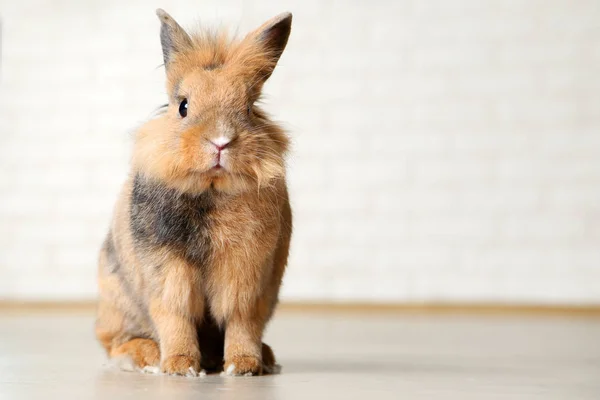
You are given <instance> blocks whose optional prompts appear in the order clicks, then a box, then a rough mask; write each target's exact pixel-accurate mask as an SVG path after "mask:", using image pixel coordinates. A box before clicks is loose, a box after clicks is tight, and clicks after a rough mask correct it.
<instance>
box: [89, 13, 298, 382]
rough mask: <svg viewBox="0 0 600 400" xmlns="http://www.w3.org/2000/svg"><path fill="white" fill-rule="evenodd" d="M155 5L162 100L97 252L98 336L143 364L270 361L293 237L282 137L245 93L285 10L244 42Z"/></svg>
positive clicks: (263, 73)
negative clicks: (270, 338) (268, 329)
mask: <svg viewBox="0 0 600 400" xmlns="http://www.w3.org/2000/svg"><path fill="white" fill-rule="evenodd" d="M157 15H158V17H159V20H160V22H161V28H160V40H161V44H162V52H163V59H164V65H165V70H166V81H167V85H166V86H167V91H168V96H169V103H168V105H166V106H165V108H164V109H163V111H162V112H160V113H159V115H157V116H155V118H152V119H150V120H149V121H147V122H145V123H144V124H143V125H142V126H141V127H140V128H139V129H138V130H137V131H136V133H135V139H134V146H133V156H132V158H131V168H130V173H129V175H128V178H127V180H126V182H125V184H124V186H123V188H122V190H121V193H120V195H119V198H118V200H117V203H116V206H115V209H114V212H113V219H112V222H111V225H110V229H109V232H108V234H107V236H106V239H105V241H104V243H103V245H102V248H101V251H100V255H99V266H98V286H99V301H98V310H97V319H96V325H95V333H96V336H97V338H98V340H99V342H100V343H101V345H102V346H103V347H104V349H105V350H106V352H107V354H108V357H109V358H111V359H115V360H123V359H125V360H128V362H129V363H130V367H134V368H136V369H138V370H142V371H151V372H161V373H165V374H172V375H193V376H196V375H198V374H201V373H205V372H206V371H208V372H211V371H214V372H218V371H223V372H224V373H226V374H228V375H260V374H263V373H272V372H277V368H278V365H277V364H276V361H275V356H274V354H273V351H272V350H271V348H270V347H269V346H268V345H266V344H264V343H263V342H262V337H263V332H264V330H265V325H266V324H267V322H268V321H269V319H270V318H271V316H272V315H273V311H274V309H275V307H276V305H277V303H278V294H279V288H280V286H281V281H282V277H283V274H284V270H285V268H286V264H287V259H288V253H289V246H290V238H291V235H292V211H291V207H290V202H289V197H288V190H287V185H286V179H285V156H286V153H287V151H288V147H289V139H288V136H287V134H286V133H285V132H284V130H283V129H282V128H281V127H280V126H278V125H277V124H276V123H274V122H273V121H271V120H270V119H269V117H268V116H267V114H265V112H264V111H263V110H262V109H261V108H260V107H259V106H258V105H257V104H256V101H257V100H258V99H259V97H260V95H261V90H262V87H263V84H264V83H265V81H266V80H267V79H268V78H269V77H270V75H271V74H272V73H273V70H274V68H275V66H276V65H277V63H278V61H279V58H280V56H281V54H282V52H283V50H284V49H285V47H286V44H287V41H288V37H289V35H290V31H291V23H292V14H291V13H283V14H280V15H278V16H276V17H274V18H272V19H270V20H269V21H267V22H266V23H264V24H263V25H262V26H260V27H259V28H258V29H256V30H255V31H253V32H251V33H249V34H248V35H246V36H245V37H244V38H242V39H229V38H228V36H227V35H226V34H223V33H214V32H213V33H209V32H203V33H202V32H201V33H196V34H188V33H187V32H186V31H185V30H184V29H182V28H181V26H180V25H179V24H178V23H177V22H176V21H175V20H174V19H173V18H172V17H171V16H170V15H169V14H167V13H166V12H165V11H164V10H162V9H158V10H157Z"/></svg>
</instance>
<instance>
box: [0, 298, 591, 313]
mask: <svg viewBox="0 0 600 400" xmlns="http://www.w3.org/2000/svg"><path fill="white" fill-rule="evenodd" d="M95 309H96V303H95V302H94V301H8V300H0V313H10V314H21V313H45V312H53V313H93V312H94V311H95ZM277 312H279V313H335V314H414V315H428V314H465V315H540V316H542V315H548V316H550V315H556V316H587V317H600V304H597V305H596V304H594V305H531V304H500V303H485V304H483V303H478V304H474V303H362V302H344V303H340V302H318V303H317V302H282V303H281V304H279V306H278V309H277Z"/></svg>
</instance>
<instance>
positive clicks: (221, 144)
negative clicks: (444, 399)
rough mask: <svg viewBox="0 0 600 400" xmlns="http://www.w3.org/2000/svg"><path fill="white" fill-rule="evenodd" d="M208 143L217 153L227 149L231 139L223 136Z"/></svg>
mask: <svg viewBox="0 0 600 400" xmlns="http://www.w3.org/2000/svg"><path fill="white" fill-rule="evenodd" d="M210 142H211V143H212V144H213V146H215V147H216V148H217V150H218V151H221V150H223V149H224V148H225V147H227V146H228V145H229V143H231V139H229V138H226V137H224V136H220V137H218V138H216V139H213V140H211V141H210Z"/></svg>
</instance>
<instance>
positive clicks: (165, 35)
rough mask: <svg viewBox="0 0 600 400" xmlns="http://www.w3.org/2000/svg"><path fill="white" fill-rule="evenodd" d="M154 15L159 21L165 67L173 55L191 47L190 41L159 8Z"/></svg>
mask: <svg viewBox="0 0 600 400" xmlns="http://www.w3.org/2000/svg"><path fill="white" fill-rule="evenodd" d="M156 15H158V19H160V24H161V25H160V43H161V45H162V51H163V59H164V61H165V66H166V65H167V64H168V63H169V61H170V60H172V59H173V55H174V54H175V53H177V52H180V51H183V50H185V49H187V48H190V47H191V46H192V39H190V36H189V35H188V34H187V33H186V32H185V31H184V30H183V28H182V27H181V26H179V24H178V23H177V21H175V20H174V19H173V17H171V16H170V15H169V14H167V12H166V11H165V10H163V9H162V8H159V9H158V10H156Z"/></svg>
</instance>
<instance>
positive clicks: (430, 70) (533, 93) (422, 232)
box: [0, 0, 600, 303]
mask: <svg viewBox="0 0 600 400" xmlns="http://www.w3.org/2000/svg"><path fill="white" fill-rule="evenodd" d="M169 3H172V4H169ZM158 6H160V7H164V8H165V9H167V11H169V12H170V13H171V14H172V15H173V16H174V17H175V18H177V19H178V20H179V21H180V22H181V23H182V24H183V25H184V26H187V27H190V26H194V24H195V23H196V22H195V19H196V17H198V16H200V24H201V25H203V24H212V25H214V23H215V22H217V23H222V24H223V25H225V26H232V27H238V26H239V31H240V32H244V31H246V30H248V29H250V28H252V27H254V26H256V25H258V24H260V23H261V22H263V20H266V19H267V18H269V17H271V16H273V15H275V14H277V13H279V12H281V11H285V10H290V11H292V12H293V13H294V27H293V33H292V36H291V39H290V42H289V47H288V50H287V52H286V54H285V55H284V56H283V58H282V59H281V63H280V66H279V67H278V70H277V72H276V73H275V74H274V75H273V77H272V79H271V80H270V82H269V83H268V85H267V87H266V96H265V103H266V107H267V109H268V110H269V111H271V112H272V113H273V114H274V115H275V116H277V118H278V119H280V120H282V121H285V123H286V126H287V128H288V129H289V132H290V135H291V137H292V139H293V144H294V151H293V155H292V157H291V158H290V160H289V166H290V172H289V181H290V186H291V193H292V199H293V206H294V210H295V217H296V219H295V221H296V225H295V235H294V240H293V250H292V255H291V260H290V268H289V270H288V274H287V276H286V278H285V283H284V289H283V298H284V299H288V300H290V299H293V300H336V301H345V300H355V301H398V302H409V301H418V302H420V301H436V302H437V301H461V302H463V301H466V302H469V301H472V302H483V301H485V302H488V301H497V302H524V303H600V228H599V226H600V79H598V72H599V71H600V45H599V43H600V3H599V2H598V1H593V0H589V1H586V0H581V1H569V0H556V1H541V0H540V1H531V0H514V1H506V0H492V1H485V2H483V1H474V0H452V1H443V0H436V1H434V0H422V1H417V0H378V1H370V2H367V1H358V0H344V1H342V0H302V1H290V0H283V1H278V2H274V1H267V0H248V1H240V0H238V1H233V0H220V1H217V0H206V1H191V0H182V1H172V2H167V1H164V0H163V1H147V0H144V1H142V0H131V1H126V2H125V1H121V0H102V1H100V0H86V1H80V0H62V1H56V2H54V1H53V2H48V1H41V0H20V1H14V0H0V18H1V20H2V59H1V65H0V193H1V196H0V298H4V299H36V300H41V299H53V300H60V299H88V298H93V297H94V296H95V263H96V256H97V251H98V248H99V246H100V243H101V241H102V238H103V235H104V233H105V231H106V229H107V225H108V221H109V219H110V214H111V209H112V206H113V203H114V200H115V198H116V195H117V192H118V190H119V186H120V184H121V182H122V181H123V179H124V177H125V174H126V171H127V164H128V157H129V150H130V146H131V132H132V131H133V130H134V129H135V127H136V125H137V124H139V123H140V122H141V121H143V120H144V119H145V118H147V117H148V116H149V115H150V114H151V112H152V110H154V109H155V108H156V107H157V106H159V105H160V104H162V103H164V102H165V100H166V96H165V90H164V86H163V75H164V72H163V70H162V68H160V67H159V65H160V64H161V63H162V59H161V51H160V45H159V38H158V29H159V23H158V21H157V19H156V17H155V15H154V9H155V8H156V7H158Z"/></svg>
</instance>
